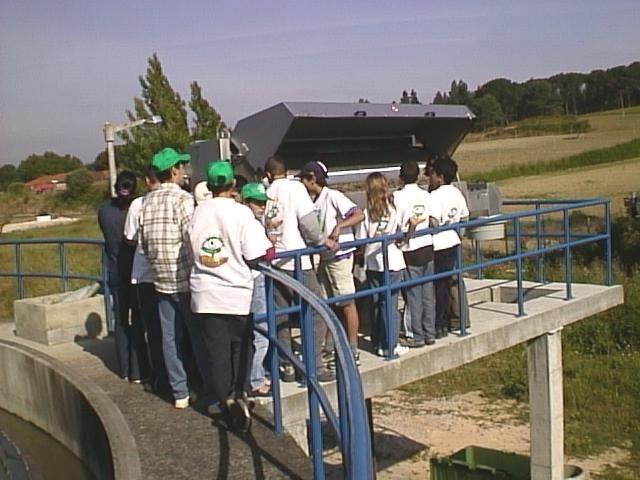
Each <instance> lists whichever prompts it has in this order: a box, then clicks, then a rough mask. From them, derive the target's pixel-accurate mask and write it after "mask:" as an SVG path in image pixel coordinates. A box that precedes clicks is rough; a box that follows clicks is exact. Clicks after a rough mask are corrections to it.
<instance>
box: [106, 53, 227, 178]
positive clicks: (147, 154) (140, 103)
mask: <svg viewBox="0 0 640 480" xmlns="http://www.w3.org/2000/svg"><path fill="white" fill-rule="evenodd" d="M139 82H140V86H141V87H142V95H141V97H136V98H134V99H133V104H134V109H133V111H127V117H128V118H129V119H130V120H137V119H146V118H149V117H151V116H152V115H160V116H161V117H162V120H163V122H162V123H161V124H159V125H155V126H153V127H139V128H134V129H131V130H130V131H128V132H121V133H120V134H119V135H120V137H121V138H122V139H123V140H124V141H125V142H126V143H125V145H124V146H123V148H122V149H121V151H119V152H118V153H117V158H118V165H119V166H120V167H121V168H127V169H129V170H131V171H133V172H134V173H136V174H138V175H141V174H142V173H143V172H144V169H145V167H146V165H148V163H149V161H150V159H151V157H152V156H153V154H154V153H156V152H157V151H158V150H160V149H162V148H164V147H173V148H175V149H176V150H180V151H184V150H186V148H187V146H188V145H189V143H190V142H191V141H193V140H196V139H198V140H200V139H207V138H215V136H216V133H217V129H218V126H224V123H223V122H222V120H221V118H220V115H219V114H218V112H216V110H215V109H214V108H213V107H212V106H211V105H210V104H209V102H207V101H206V100H205V99H204V98H203V96H202V89H201V87H200V85H198V83H197V82H193V83H192V84H191V100H190V102H189V107H190V108H191V109H192V110H193V112H194V126H193V129H192V131H189V124H188V121H187V108H186V104H185V101H184V100H183V99H182V97H181V96H180V94H179V93H178V92H176V91H175V90H174V89H173V87H172V86H171V84H170V83H169V80H168V79H167V77H166V75H165V74H164V71H163V70H162V65H161V64H160V60H159V59H158V55H157V54H155V53H154V54H153V56H151V57H150V58H149V59H148V60H147V72H146V75H144V76H140V77H139Z"/></svg>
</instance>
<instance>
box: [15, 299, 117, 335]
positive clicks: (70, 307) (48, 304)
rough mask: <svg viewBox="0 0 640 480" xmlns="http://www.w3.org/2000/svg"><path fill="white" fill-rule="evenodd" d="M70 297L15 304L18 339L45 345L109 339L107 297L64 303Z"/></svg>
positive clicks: (23, 300) (25, 300)
mask: <svg viewBox="0 0 640 480" xmlns="http://www.w3.org/2000/svg"><path fill="white" fill-rule="evenodd" d="M69 295H71V294H70V293H68V292H67V293H56V294H53V295H45V296H43V297H34V298H24V299H22V300H16V301H15V302H14V303H13V306H14V312H15V322H16V335H18V336H19V337H22V338H26V339H27V340H32V341H34V342H38V343H43V344H45V345H56V344H59V343H67V342H73V341H75V340H77V339H78V338H101V337H104V336H106V335H107V327H106V320H105V308H104V297H103V296H102V295H96V296H93V297H90V298H83V299H78V300H73V301H65V300H67V297H69Z"/></svg>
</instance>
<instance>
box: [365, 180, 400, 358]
mask: <svg viewBox="0 0 640 480" xmlns="http://www.w3.org/2000/svg"><path fill="white" fill-rule="evenodd" d="M365 190H366V194H367V208H366V209H365V211H364V220H363V221H362V223H360V227H359V229H358V232H357V235H356V236H357V238H378V237H382V236H385V235H389V234H392V233H396V232H399V231H401V225H400V215H399V214H398V212H397V211H396V208H395V206H394V204H393V197H392V196H391V192H390V191H389V184H388V183H387V179H386V178H385V177H384V175H382V174H381V173H378V172H374V173H372V174H370V175H369V176H368V177H367V179H366V182H365ZM385 250H386V251H383V244H382V242H372V243H368V244H367V245H365V248H364V266H365V271H366V274H367V281H368V283H369V287H370V288H376V287H380V286H382V285H384V256H385V255H386V257H387V263H388V267H389V280H390V282H391V284H394V283H398V282H400V281H401V280H402V275H403V272H404V269H405V263H404V258H403V256H402V252H401V251H400V249H399V248H398V246H397V245H396V242H395V241H390V242H388V243H387V245H386V249H385ZM397 305H398V290H394V291H393V292H392V293H391V315H392V316H393V318H394V319H395V329H396V330H395V332H394V334H393V335H390V333H391V332H389V322H388V321H386V320H387V319H386V314H385V311H386V302H385V294H384V293H379V294H375V295H373V306H374V323H373V328H372V333H371V341H372V343H373V346H374V350H375V352H376V353H377V354H378V355H380V356H386V355H387V354H388V352H389V348H394V349H395V350H394V352H395V353H397V354H398V355H401V354H402V353H405V352H406V351H408V348H407V347H402V346H399V345H398V346H396V343H397V339H398V328H399V326H400V323H399V318H398V308H397ZM392 342H393V345H390V344H391V343H392Z"/></svg>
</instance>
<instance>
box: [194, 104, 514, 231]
mask: <svg viewBox="0 0 640 480" xmlns="http://www.w3.org/2000/svg"><path fill="white" fill-rule="evenodd" d="M474 118H475V117H474V115H473V113H472V112H471V111H470V110H469V109H468V108H467V107H465V106H462V105H420V104H419V105H414V104H396V103H391V104H379V103H378V104H376V103H319V102H283V103H278V104H277V105H274V106H272V107H270V108H267V109H265V110H262V111H261V112H258V113H255V114H253V115H250V116H248V117H246V118H243V119H242V120H240V121H238V123H237V124H236V127H235V128H234V130H233V133H232V134H231V135H230V136H229V135H228V134H226V133H223V134H222V135H220V138H219V140H218V141H205V142H196V143H194V144H192V145H191V147H190V153H191V155H192V175H193V184H194V185H195V184H196V183H198V182H200V181H202V180H204V170H205V166H206V164H207V163H208V162H209V161H211V160H217V159H226V160H230V161H231V162H232V163H233V165H234V167H235V170H236V173H237V174H240V175H243V176H245V177H246V178H248V179H249V180H259V179H260V178H261V176H262V172H263V170H262V169H263V166H264V162H265V161H266V159H267V158H269V157H270V156H272V155H278V156H280V157H282V158H283V159H284V160H285V162H286V164H287V167H288V168H289V169H290V171H291V173H292V174H294V173H296V172H297V171H298V170H299V169H300V168H301V167H302V166H303V165H304V164H305V163H306V162H308V161H310V160H319V161H322V162H323V163H324V164H325V165H326V166H327V167H328V169H329V181H330V184H331V185H333V186H335V185H337V184H344V183H349V182H358V181H362V180H364V178H365V177H366V176H367V175H368V174H369V173H371V172H374V171H378V172H381V173H383V174H385V175H387V176H388V177H390V178H397V175H398V170H399V166H400V165H401V164H402V163H403V162H404V161H406V160H416V161H417V162H418V163H420V164H424V162H425V161H426V160H427V159H428V158H429V157H430V156H434V155H445V154H446V155H453V153H454V152H455V150H456V148H457V147H458V145H459V144H460V143H461V142H462V140H463V139H464V137H465V136H466V134H467V133H468V132H469V131H470V130H471V127H472V124H473V119H474ZM457 185H458V187H459V188H460V189H461V191H462V192H463V193H464V194H465V196H466V197H467V201H468V203H469V210H470V211H471V212H472V215H471V216H472V217H478V216H491V215H496V214H498V213H499V211H500V206H501V199H500V195H499V192H498V190H497V188H496V187H495V185H494V184H491V183H485V182H477V183H466V182H459V183H458V184H457ZM347 194H348V195H349V196H351V197H352V198H353V199H354V201H355V202H356V203H358V204H360V205H362V204H363V203H364V193H363V192H350V191H349V192H347ZM502 232H504V228H502ZM470 233H471V234H473V232H470ZM497 238H499V237H497ZM479 239H483V238H479Z"/></svg>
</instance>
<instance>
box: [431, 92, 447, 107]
mask: <svg viewBox="0 0 640 480" xmlns="http://www.w3.org/2000/svg"><path fill="white" fill-rule="evenodd" d="M448 99H449V97H448V96H447V94H446V93H445V94H442V92H440V90H438V91H437V92H436V96H435V97H433V102H432V103H433V104H434V105H446V103H447V100H448Z"/></svg>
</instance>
